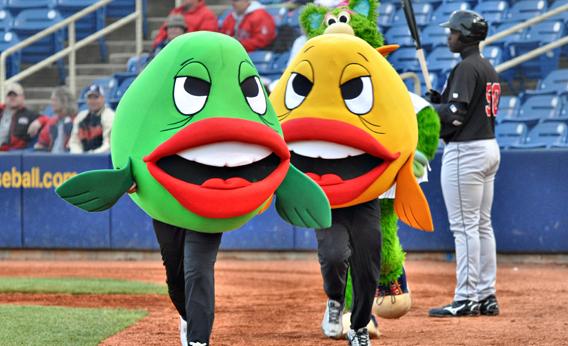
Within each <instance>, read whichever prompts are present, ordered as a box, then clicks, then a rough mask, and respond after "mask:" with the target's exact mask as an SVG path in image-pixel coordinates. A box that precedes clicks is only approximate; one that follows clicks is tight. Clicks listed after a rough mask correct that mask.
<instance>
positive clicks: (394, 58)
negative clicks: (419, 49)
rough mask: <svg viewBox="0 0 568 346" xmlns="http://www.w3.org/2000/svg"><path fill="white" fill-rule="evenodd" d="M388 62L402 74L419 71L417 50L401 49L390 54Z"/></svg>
mask: <svg viewBox="0 0 568 346" xmlns="http://www.w3.org/2000/svg"><path fill="white" fill-rule="evenodd" d="M387 60H388V61H390V63H391V65H392V66H393V67H394V68H395V69H396V70H397V71H398V72H399V73H400V72H406V71H417V70H418V69H419V66H418V60H417V59H416V49H415V48H400V49H397V50H396V51H394V52H392V53H391V54H389V56H388V58H387Z"/></svg>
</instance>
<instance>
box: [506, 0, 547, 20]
mask: <svg viewBox="0 0 568 346" xmlns="http://www.w3.org/2000/svg"><path fill="white" fill-rule="evenodd" d="M547 7H548V5H547V3H546V0H521V1H518V2H515V4H514V5H513V6H512V7H511V8H510V9H509V12H507V17H506V20H507V21H516V22H518V21H525V20H528V19H531V18H533V17H536V16H538V15H539V14H543V13H544V12H545V11H546V9H547Z"/></svg>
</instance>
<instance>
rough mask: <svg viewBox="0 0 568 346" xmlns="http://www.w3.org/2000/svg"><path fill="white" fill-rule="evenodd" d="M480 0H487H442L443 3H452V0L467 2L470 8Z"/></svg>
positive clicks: (453, 0) (454, 0)
mask: <svg viewBox="0 0 568 346" xmlns="http://www.w3.org/2000/svg"><path fill="white" fill-rule="evenodd" d="M481 1H487V0H444V3H446V4H447V3H454V2H458V3H461V2H467V4H468V5H469V7H470V8H473V7H474V6H475V5H477V4H478V3H479V2H481Z"/></svg>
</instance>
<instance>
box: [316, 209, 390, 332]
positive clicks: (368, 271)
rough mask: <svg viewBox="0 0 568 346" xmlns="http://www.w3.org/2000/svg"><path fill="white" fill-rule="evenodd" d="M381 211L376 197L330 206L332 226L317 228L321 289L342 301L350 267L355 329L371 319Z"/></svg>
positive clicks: (379, 247)
mask: <svg viewBox="0 0 568 346" xmlns="http://www.w3.org/2000/svg"><path fill="white" fill-rule="evenodd" d="M380 214H381V209H380V205H379V201H378V200H373V201H370V202H366V203H362V204H358V205H355V206H352V207H347V208H340V209H333V210H332V226H331V227H329V228H325V229H318V230H316V236H317V240H318V258H319V261H320V266H321V273H322V277H323V282H324V291H325V292H326V294H327V296H328V297H329V298H330V299H333V300H337V301H339V302H341V303H343V301H344V294H345V282H346V279H347V269H348V267H351V272H352V277H353V292H354V299H353V311H352V315H351V327H352V328H354V329H359V328H362V327H365V326H367V324H368V323H369V321H370V319H371V310H372V307H373V299H374V297H375V290H376V283H377V280H378V279H379V275H380V264H381V229H380Z"/></svg>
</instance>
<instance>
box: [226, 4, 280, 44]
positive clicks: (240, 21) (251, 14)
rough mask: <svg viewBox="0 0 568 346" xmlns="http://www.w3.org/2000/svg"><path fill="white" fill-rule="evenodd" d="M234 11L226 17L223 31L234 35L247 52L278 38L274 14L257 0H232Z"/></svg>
mask: <svg viewBox="0 0 568 346" xmlns="http://www.w3.org/2000/svg"><path fill="white" fill-rule="evenodd" d="M231 2H232V5H233V11H232V12H231V13H230V14H229V15H228V16H227V18H225V20H224V21H223V25H222V26H221V32H222V33H224V34H227V35H229V36H233V37H234V38H236V39H237V40H239V42H241V44H242V45H243V46H244V47H245V49H246V50H247V52H252V51H254V50H257V49H260V48H264V47H266V46H268V45H269V44H271V43H272V41H274V39H275V38H276V25H275V24H274V19H273V18H272V16H271V15H270V14H269V13H268V12H266V10H265V9H264V6H262V5H261V4H260V3H259V2H257V1H250V0H231Z"/></svg>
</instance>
